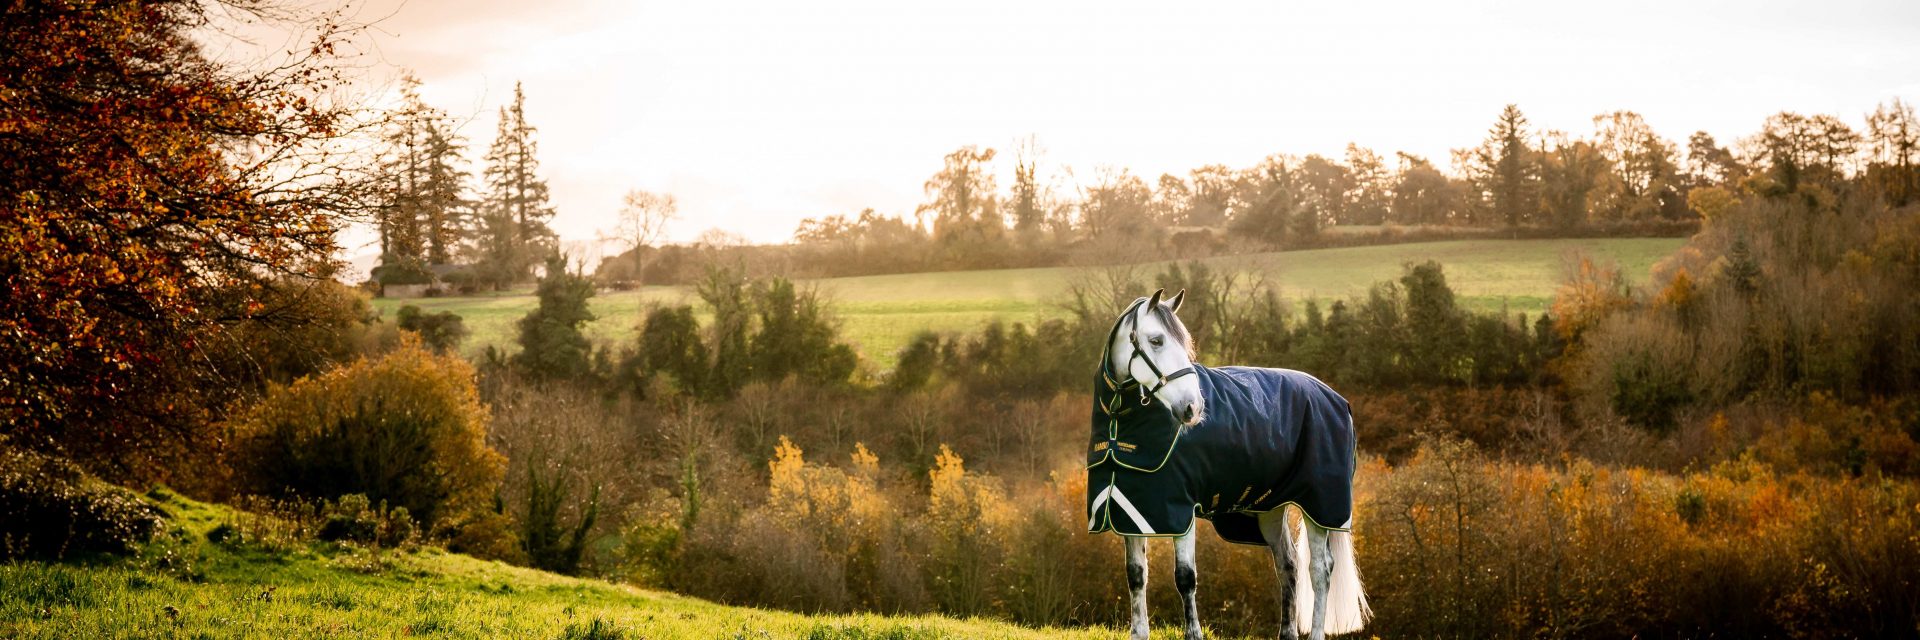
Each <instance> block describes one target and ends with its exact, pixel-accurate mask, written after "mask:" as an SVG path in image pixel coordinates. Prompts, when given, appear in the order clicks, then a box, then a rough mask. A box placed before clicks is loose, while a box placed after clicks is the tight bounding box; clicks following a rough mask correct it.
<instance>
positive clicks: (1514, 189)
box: [1480, 104, 1535, 227]
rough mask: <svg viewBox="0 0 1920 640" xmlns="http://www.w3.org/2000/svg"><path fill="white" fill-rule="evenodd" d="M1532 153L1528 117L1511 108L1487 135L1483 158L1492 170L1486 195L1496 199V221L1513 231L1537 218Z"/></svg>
mask: <svg viewBox="0 0 1920 640" xmlns="http://www.w3.org/2000/svg"><path fill="white" fill-rule="evenodd" d="M1532 151H1533V150H1532V149H1531V148H1529V147H1528V146H1527V116H1526V115H1524V114H1522V113H1520V106H1519V105H1512V104H1510V105H1507V108H1506V109H1503V110H1501V111H1500V119H1499V120H1498V121H1496V122H1494V125H1493V129H1492V130H1490V131H1488V132H1487V141H1486V144H1485V146H1483V147H1482V151H1481V153H1480V157H1481V162H1483V163H1485V165H1486V169H1487V170H1488V173H1487V178H1488V184H1487V188H1486V191H1487V193H1488V195H1490V196H1492V198H1493V202H1492V205H1493V214H1494V217H1495V218H1496V219H1499V220H1503V221H1505V222H1506V223H1507V226H1510V227H1511V226H1518V225H1519V224H1520V223H1521V222H1524V221H1526V219H1527V218H1530V217H1532V215H1533V209H1534V208H1535V207H1534V206H1533V205H1534V202H1535V201H1534V196H1535V192H1534V184H1533V182H1534V171H1533V158H1532V155H1533V153H1532Z"/></svg>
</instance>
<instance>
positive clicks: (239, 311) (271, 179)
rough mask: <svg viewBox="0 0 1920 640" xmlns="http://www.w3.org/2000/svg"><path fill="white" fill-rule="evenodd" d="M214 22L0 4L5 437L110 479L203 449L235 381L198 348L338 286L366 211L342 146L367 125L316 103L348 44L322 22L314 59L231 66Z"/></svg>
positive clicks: (0, 401)
mask: <svg viewBox="0 0 1920 640" xmlns="http://www.w3.org/2000/svg"><path fill="white" fill-rule="evenodd" d="M248 6H251V5H248ZM228 10H229V11H240V12H242V13H243V14H244V13H245V12H247V11H249V9H247V7H246V6H240V7H229V9H228ZM209 11H212V9H210V5H206V4H203V3H198V2H187V1H184V0H173V1H167V0H159V1H152V2H105V3H59V2H55V3H47V2H29V3H13V4H10V5H8V6H7V8H5V9H0V12H4V14H3V15H0V42H4V43H5V44H4V45H0V273H5V274H7V275H6V282H7V290H8V291H7V295H6V296H4V297H3V298H0V434H5V435H7V436H11V437H12V439H13V441H14V442H15V443H18V444H22V445H29V446H36V447H45V448H59V449H64V450H65V451H67V452H68V453H70V454H74V455H77V456H81V457H83V459H88V460H91V461H95V462H99V463H101V464H102V465H104V466H107V467H111V471H112V473H111V474H110V475H114V476H118V477H127V476H133V477H145V478H155V479H164V477H165V474H164V469H166V468H168V467H170V466H174V465H177V464H179V463H180V461H181V460H183V459H184V458H185V457H186V456H191V455H196V454H195V453H194V452H195V451H204V449H200V448H198V447H195V446H193V445H192V443H193V442H194V441H195V439H196V438H198V437H200V436H199V435H197V434H200V433H201V432H200V431H196V429H198V427H197V425H200V424H203V421H204V420H205V418H206V412H207V410H208V408H209V407H213V406H217V405H218V404H219V403H221V402H224V401H225V400H226V399H228V398H231V396H230V395H227V394H229V393H231V392H232V390H233V389H234V388H235V387H236V385H233V384H231V381H230V380H221V379H220V378H219V377H220V376H221V375H222V373H221V372H220V371H219V370H218V369H217V368H216V367H215V365H214V363H213V362H212V361H211V360H210V359H209V358H208V357H207V354H208V351H209V350H210V349H211V348H212V347H213V346H215V345H217V344H219V343H220V341H221V340H222V339H223V336H224V335H225V332H226V330H227V329H229V328H231V327H233V326H236V325H243V324H250V323H257V322H262V321H264V320H263V319H262V315H263V314H264V313H267V312H278V311H282V310H277V309H270V308H267V306H266V305H265V304H264V303H263V302H262V299H263V298H266V297H267V296H268V295H269V293H270V292H272V291H274V290H276V289H277V288H278V287H279V286H281V283H283V282H311V281H312V280H313V279H315V278H320V277H325V276H328V275H330V274H331V273H332V270H333V265H332V263H331V262H330V258H329V256H330V255H331V254H332V253H333V251H334V248H335V244H334V232H335V230H336V229H337V228H339V227H340V226H341V224H342V223H343V221H344V220H345V219H346V217H348V216H358V215H360V214H362V213H364V212H365V211H366V208H365V207H364V206H362V204H363V202H364V201H363V200H362V199H361V198H360V197H359V196H360V194H361V193H363V191H362V190H361V189H360V188H359V186H360V184H361V182H360V176H362V175H364V173H362V172H359V171H354V170H352V169H351V167H350V166H349V165H348V164H347V163H345V162H343V161H342V158H340V157H339V156H338V155H337V153H338V147H339V145H336V144H335V141H336V140H338V139H339V138H340V137H341V136H343V135H346V134H348V133H350V132H354V131H355V130H356V129H357V127H358V125H357V124H356V123H357V122H361V120H360V119H359V118H357V117H356V115H355V114H354V113H353V112H351V111H349V110H347V109H345V108H343V107H339V106H336V105H337V104H339V103H336V102H332V101H327V100H321V99H320V97H321V96H324V95H328V94H329V93H331V92H333V91H334V90H335V88H336V87H338V86H339V83H340V77H339V74H338V73H337V71H336V69H337V67H336V66H334V65H335V58H334V53H333V52H334V50H335V43H337V42H339V41H340V40H341V39H343V38H347V37H351V36H352V34H353V31H352V30H351V29H343V28H342V27H341V26H340V24H339V23H338V22H337V21H334V20H331V19H328V18H325V17H322V18H319V19H317V20H315V21H314V22H312V23H310V24H306V25H305V27H306V28H307V29H308V30H309V31H310V32H311V34H312V35H313V36H314V40H313V45H312V46H311V47H301V48H298V49H297V50H296V51H294V52H293V53H291V54H288V55H286V56H284V57H282V58H280V59H275V60H272V61H271V63H270V64H265V65H259V66H258V67H255V68H254V69H253V70H247V69H237V68H231V67H228V66H224V65H222V64H220V63H217V62H215V61H213V60H211V59H209V58H208V57H207V56H206V55H205V54H204V53H203V51H205V50H206V42H207V41H208V39H213V40H218V39H220V38H223V37H225V36H222V35H221V34H220V32H219V31H218V28H217V26H215V25H213V22H212V18H211V17H210V15H209ZM225 15H231V14H225ZM250 15H252V17H255V18H262V19H276V20H277V19H278V18H275V17H269V16H265V15H261V14H250ZM276 15H279V14H276ZM282 317H284V318H285V319H286V321H287V322H300V321H301V320H300V312H299V310H293V311H289V312H286V313H285V315H284V316H282Z"/></svg>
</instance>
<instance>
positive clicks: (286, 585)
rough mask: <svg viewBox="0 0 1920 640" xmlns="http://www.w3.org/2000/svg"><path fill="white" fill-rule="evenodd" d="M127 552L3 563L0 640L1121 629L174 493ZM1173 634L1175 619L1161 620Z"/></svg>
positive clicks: (1087, 633)
mask: <svg viewBox="0 0 1920 640" xmlns="http://www.w3.org/2000/svg"><path fill="white" fill-rule="evenodd" d="M153 497H154V498H155V499H156V500H157V501H158V502H159V503H160V505H161V507H162V508H163V509H164V510H165V511H167V512H168V514H169V516H170V518H171V521H172V523H171V525H170V527H169V531H167V532H165V533H163V534H162V535H161V537H160V538H159V539H157V540H156V541H155V542H154V543H152V544H150V545H148V547H147V548H146V549H145V550H143V551H142V552H140V553H139V554H138V555H137V556H136V557H133V558H127V559H106V560H92V561H81V562H68V563H57V564H56V563H42V562H10V563H6V564H0V638H101V639H105V638H399V637H433V638H541V639H550V638H558V639H562V640H565V639H571V638H579V639H587V638H594V639H610V638H621V639H625V640H638V639H640V638H646V639H650V640H652V639H674V638H685V639H695V638H698V639H701V640H706V639H709V638H903V639H905V638H1113V637H1118V636H1119V631H1118V630H1117V629H1031V628H1025V627H1019V626H1014V625H1010V624H1005V623H1000V622H991V621H982V620H955V619H951V618H944V617H939V616H885V615H871V614H868V615H805V614H798V613H789V612H782V611H768V610H761V609H752V608H745V607H727V606H722V605H718V604H714V603H711V602H707V601H704V600H699V599H695V598H688V597H683V596H677V595H673V594H669V593H663V592H658V591H651V590H646V589H639V588H635V587H631V586H625V585H619V584H614V583H610V582H605V581H600V580H587V579H578V578H569V577H565V576H560V575H555V574H551V573H545V572H541V571H536V570H533V569H525V568H520V567H514V566H510V565H506V564H501V563H498V562H490V561H483V560H477V559H474V558H472V557H468V556H464V555H458V554H451V553H447V552H444V551H440V550H438V549H430V548H428V549H416V550H410V551H404V552H402V551H390V550H389V551H371V550H367V549H361V548H356V547H349V546H340V545H335V544H332V543H298V544H294V545H292V546H291V547H289V548H281V549H276V550H274V551H267V550H265V549H264V548H262V547H259V546H256V545H251V544H247V543H233V542H222V543H215V542H209V541H208V540H207V532H208V531H210V530H212V529H213V528H214V527H216V526H219V525H220V524H221V523H223V522H228V521H229V520H230V519H232V518H233V517H234V516H233V514H232V512H231V511H228V510H227V509H226V508H224V507H217V506H211V505H205V504H201V503H196V502H193V501H191V500H187V499H185V498H181V497H179V496H177V495H173V494H171V493H167V492H164V491H162V492H158V493H156V494H154V495H153ZM1155 635H1156V637H1166V638H1172V637H1174V630H1173V629H1170V628H1163V629H1159V630H1156V634H1155Z"/></svg>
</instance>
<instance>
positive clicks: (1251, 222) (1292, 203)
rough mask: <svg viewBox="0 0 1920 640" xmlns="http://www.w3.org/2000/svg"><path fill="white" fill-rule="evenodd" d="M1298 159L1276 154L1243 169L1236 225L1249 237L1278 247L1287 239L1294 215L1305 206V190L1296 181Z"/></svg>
mask: <svg viewBox="0 0 1920 640" xmlns="http://www.w3.org/2000/svg"><path fill="white" fill-rule="evenodd" d="M1297 164H1298V162H1297V160H1296V159H1294V158H1291V157H1288V156H1282V155H1274V156H1268V157H1267V158H1266V159H1265V160H1262V161H1260V164H1259V165H1258V166H1255V167H1253V168H1250V169H1247V170H1245V171H1242V172H1241V175H1240V179H1239V180H1238V181H1237V187H1238V189H1236V192H1237V194H1236V196H1235V198H1236V199H1237V200H1238V201H1239V202H1241V203H1243V204H1242V205H1241V206H1240V207H1238V209H1237V210H1236V211H1235V213H1234V216H1233V224H1232V228H1233V230H1234V231H1236V232H1238V233H1242V234H1245V235H1246V236H1247V237H1250V238H1254V239H1257V240H1260V241H1262V242H1265V243H1266V244H1267V245H1268V246H1273V247H1278V246H1281V245H1282V244H1283V243H1285V242H1286V241H1287V238H1288V237H1289V236H1288V233H1289V232H1290V231H1291V230H1292V229H1291V228H1290V226H1291V225H1290V223H1291V221H1292V220H1293V216H1294V215H1295V213H1296V212H1298V211H1299V210H1300V209H1301V202H1300V200H1301V198H1302V194H1301V190H1300V188H1299V185H1297V184H1295V180H1296V177H1295V176H1294V171H1293V167H1294V166H1295V165H1297Z"/></svg>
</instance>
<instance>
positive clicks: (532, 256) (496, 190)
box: [480, 83, 558, 286]
mask: <svg viewBox="0 0 1920 640" xmlns="http://www.w3.org/2000/svg"><path fill="white" fill-rule="evenodd" d="M525 105H526V94H525V93H524V92H523V91H522V90H521V87H520V85H519V84H518V83H515V84H514V86H513V106H511V107H503V108H501V109H500V128H499V132H498V134H497V135H496V136H495V137H494V140H493V145H492V146H491V147H489V148H488V149H487V170H486V181H487V195H486V202H485V204H484V205H483V208H482V212H481V215H482V217H483V220H482V225H481V227H482V229H481V232H482V236H483V238H482V242H481V243H480V245H481V247H482V251H483V252H484V254H485V255H484V257H483V260H482V262H483V263H484V265H485V267H487V268H486V269H484V270H485V271H486V272H487V273H488V275H489V276H492V277H493V278H495V279H496V282H495V285H496V286H498V285H500V284H503V283H505V282H511V281H523V280H525V279H526V278H528V277H529V276H530V275H531V269H532V267H533V265H534V264H535V263H537V262H539V261H541V260H542V259H544V258H545V257H547V256H548V255H550V254H552V253H553V252H554V251H555V250H556V249H557V245H558V237H557V236H555V235H554V233H553V229H552V228H551V227H548V226H547V222H548V221H549V220H552V219H553V214H554V211H553V206H552V205H550V204H548V202H547V182H546V181H545V180H542V179H540V175H539V173H540V161H539V159H538V158H537V157H536V155H537V154H538V153H539V144H538V143H537V142H535V141H534V139H533V133H534V131H535V129H534V127H533V126H532V125H529V124H527V114H526V110H525Z"/></svg>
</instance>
